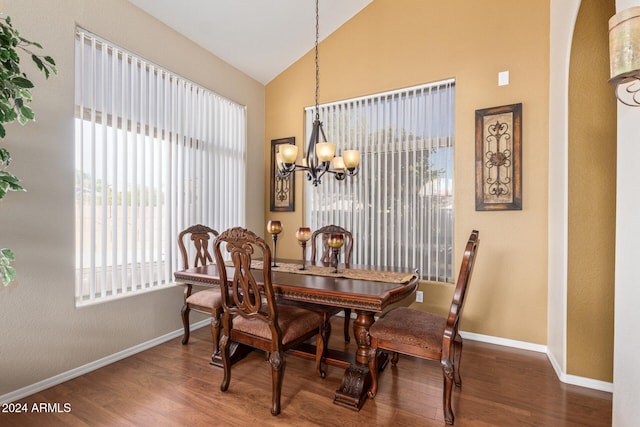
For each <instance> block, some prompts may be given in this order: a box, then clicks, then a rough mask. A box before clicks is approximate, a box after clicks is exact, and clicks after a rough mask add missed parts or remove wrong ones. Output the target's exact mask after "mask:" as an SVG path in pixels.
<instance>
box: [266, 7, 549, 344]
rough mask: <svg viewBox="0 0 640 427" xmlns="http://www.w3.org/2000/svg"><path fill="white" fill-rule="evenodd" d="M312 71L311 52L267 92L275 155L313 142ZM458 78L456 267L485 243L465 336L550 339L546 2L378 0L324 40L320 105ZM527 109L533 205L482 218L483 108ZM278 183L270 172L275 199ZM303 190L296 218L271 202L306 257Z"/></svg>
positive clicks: (442, 294)
mask: <svg viewBox="0 0 640 427" xmlns="http://www.w3.org/2000/svg"><path fill="white" fill-rule="evenodd" d="M320 21H321V22H322V16H321V17H320ZM321 25H322V24H321ZM309 37H310V38H312V37H313V32H312V31H310V35H309ZM503 70H509V71H510V73H511V84H510V85H508V86H502V87H498V85H497V76H498V72H499V71H503ZM314 76H315V72H314V64H313V55H312V52H311V53H309V54H307V55H306V56H304V57H303V58H302V59H301V60H299V61H298V62H297V63H295V64H294V65H293V66H291V67H290V68H289V69H287V70H286V71H285V72H283V73H282V74H281V75H279V76H278V77H277V78H276V79H274V80H273V81H272V82H270V83H269V84H268V85H267V87H266V113H267V116H266V128H265V129H266V130H265V146H264V150H265V156H268V153H269V145H270V144H269V141H270V140H271V139H276V138H282V137H288V136H295V138H296V142H297V143H298V145H300V146H302V145H303V144H306V141H305V138H304V129H303V109H304V107H306V106H309V105H312V104H313V102H314V100H313V97H314ZM450 77H454V78H455V79H456V128H455V130H456V135H455V137H456V140H455V144H456V146H455V147H456V148H455V209H456V211H455V243H456V260H457V263H459V260H460V256H461V254H460V253H459V252H460V251H461V248H462V244H463V243H464V242H465V241H466V239H467V237H468V235H469V232H470V231H471V229H473V228H477V229H478V230H480V239H481V244H480V250H479V253H478V260H477V265H476V269H475V272H474V277H473V282H472V285H471V288H470V291H469V296H468V299H467V306H466V308H465V313H464V316H463V324H462V329H463V330H466V331H472V332H475V333H480V334H486V335H491V336H497V337H504V338H508V339H513V340H520V341H526V342H531V343H538V344H545V343H546V330H547V329H546V328H547V324H546V320H547V312H546V310H547V305H546V304H547V192H548V186H547V182H548V181H547V177H548V169H547V164H548V137H549V128H548V115H549V108H548V102H549V96H548V92H549V3H548V1H531V2H514V1H510V0H487V1H480V2H469V1H461V0H455V1H447V2H443V1H436V0H375V1H374V2H373V3H371V4H370V5H369V6H368V7H367V8H365V9H364V10H363V11H362V12H361V13H359V14H358V15H356V16H355V17H354V18H353V19H352V20H351V21H349V22H348V23H347V24H346V25H344V26H343V27H341V28H340V29H338V31H336V32H335V33H334V34H332V35H331V36H330V37H328V38H327V39H326V40H325V41H323V42H322V43H321V45H320V102H321V103H323V102H330V101H335V100H340V99H345V98H349V97H355V96H361V95H366V94H371V93H376V92H381V91H387V90H392V89H397V88H402V87H407V86H411V85H417V84H421V83H427V82H433V81H438V80H442V79H446V78H450ZM518 102H521V103H522V104H523V210H522V211H503V212H476V211H475V202H474V200H475V199H474V156H475V154H474V153H475V151H474V112H475V110H476V109H480V108H487V107H493V106H499V105H506V104H512V103H518ZM267 158H268V157H267ZM268 182H269V180H268V171H267V172H265V191H267V193H266V194H267V195H268ZM302 184H303V181H302V176H298V177H297V182H296V210H295V212H293V213H273V212H269V201H268V197H267V198H265V205H264V206H265V216H266V217H267V218H265V219H280V220H282V221H283V225H284V232H283V234H282V236H281V238H280V240H279V243H280V244H279V245H278V254H279V255H281V256H283V257H298V256H299V247H298V246H297V244H296V241H295V234H294V231H295V229H296V228H297V227H298V226H300V225H302V223H303V202H302V201H303V190H302V189H303V185H302ZM263 227H264V226H263ZM421 288H422V290H424V291H425V300H426V301H428V303H425V304H423V305H422V306H421V307H423V308H424V307H429V308H431V307H437V308H439V309H440V310H442V309H443V308H445V309H446V306H447V304H448V303H450V301H451V299H450V298H451V292H452V286H450V285H432V284H426V283H425V284H422V285H421ZM416 306H418V305H416Z"/></svg>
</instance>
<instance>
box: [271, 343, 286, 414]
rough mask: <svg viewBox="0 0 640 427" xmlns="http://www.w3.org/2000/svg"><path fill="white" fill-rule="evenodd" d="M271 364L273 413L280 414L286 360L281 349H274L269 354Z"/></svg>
mask: <svg viewBox="0 0 640 427" xmlns="http://www.w3.org/2000/svg"><path fill="white" fill-rule="evenodd" d="M269 364H270V365H271V415H278V414H280V394H281V393H282V377H284V367H285V361H284V358H283V357H281V354H280V352H279V351H272V352H271V355H270V356H269Z"/></svg>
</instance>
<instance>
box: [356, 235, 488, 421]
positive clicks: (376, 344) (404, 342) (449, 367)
mask: <svg viewBox="0 0 640 427" xmlns="http://www.w3.org/2000/svg"><path fill="white" fill-rule="evenodd" d="M478 235H479V232H478V231H477V230H473V232H472V233H471V236H469V240H468V241H467V244H466V246H465V249H464V257H463V258H462V265H461V267H460V273H459V274H458V281H457V283H456V288H455V290H454V292H453V299H452V301H451V307H450V309H449V315H448V316H447V317H442V316H439V315H436V314H432V313H427V312H424V311H418V310H415V309H411V308H408V307H399V308H396V309H393V310H391V311H389V312H388V313H387V314H386V315H384V316H383V317H381V318H380V319H378V320H377V321H376V322H374V323H373V325H371V327H370V328H369V336H370V338H371V349H370V351H369V355H368V360H369V372H370V373H371V387H370V388H369V391H368V396H369V397H370V398H371V399H373V398H374V397H375V395H376V393H377V391H378V351H380V350H387V351H391V352H393V356H392V358H391V363H392V365H394V366H395V365H396V364H397V362H398V353H402V354H406V355H409V356H414V357H418V358H422V359H430V360H438V361H440V365H441V366H442V374H443V379H444V383H443V390H442V392H443V396H442V405H443V408H444V419H445V422H446V423H447V424H453V420H454V416H453V410H452V409H451V397H452V393H453V385H454V384H455V385H456V386H458V387H461V386H462V381H461V379H460V357H461V353H462V337H461V336H460V334H459V333H458V325H459V322H460V315H461V313H462V308H463V304H464V297H465V294H466V291H467V287H468V285H469V280H470V279H471V273H472V271H473V264H474V261H475V256H476V250H477V248H478V243H479V241H478Z"/></svg>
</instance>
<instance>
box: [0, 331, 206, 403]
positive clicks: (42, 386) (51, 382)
mask: <svg viewBox="0 0 640 427" xmlns="http://www.w3.org/2000/svg"><path fill="white" fill-rule="evenodd" d="M210 324H211V319H204V320H201V321H199V322H196V323H193V324H192V325H191V330H192V331H193V330H196V329H199V328H202V327H204V326H208V325H210ZM182 333H183V329H182V328H180V329H178V330H175V331H173V332H170V333H168V334H165V335H162V336H160V337H157V338H154V339H152V340H149V341H147V342H144V343H141V344H138V345H135V346H133V347H130V348H128V349H126V350H122V351H119V352H117V353H114V354H112V355H109V356H107V357H103V358H102V359H98V360H96V361H93V362H91V363H87V364H86V365H83V366H80V367H77V368H74V369H71V370H70V371H67V372H63V373H61V374H58V375H55V376H53V377H51V378H47V379H46V380H42V381H39V382H37V383H35V384H31V385H28V386H26V387H23V388H21V389H18V390H15V391H12V392H10V393H7V394H4V395H2V396H0V405H2V404H5V403H10V402H15V401H16V400H19V399H22V398H23V397H27V396H30V395H32V394H35V393H38V392H40V391H42V390H46V389H48V388H50V387H53V386H56V385H58V384H62V383H63V382H65V381H69V380H70V379H73V378H76V377H79V376H81V375H84V374H88V373H89V372H91V371H95V370H96V369H99V368H102V367H104V366H107V365H109V364H111V363H114V362H117V361H118V360H122V359H124V358H126V357H129V356H133V355H134V354H136V353H140V352H141V351H144V350H148V349H150V348H151V347H155V346H157V345H159V344H162V343H164V342H166V341H169V340H172V339H174V338H176V337H179V336H182Z"/></svg>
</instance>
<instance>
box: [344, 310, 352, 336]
mask: <svg viewBox="0 0 640 427" xmlns="http://www.w3.org/2000/svg"><path fill="white" fill-rule="evenodd" d="M350 325H351V309H350V308H345V309H344V342H350V341H351V337H350V336H349V326H350Z"/></svg>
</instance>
